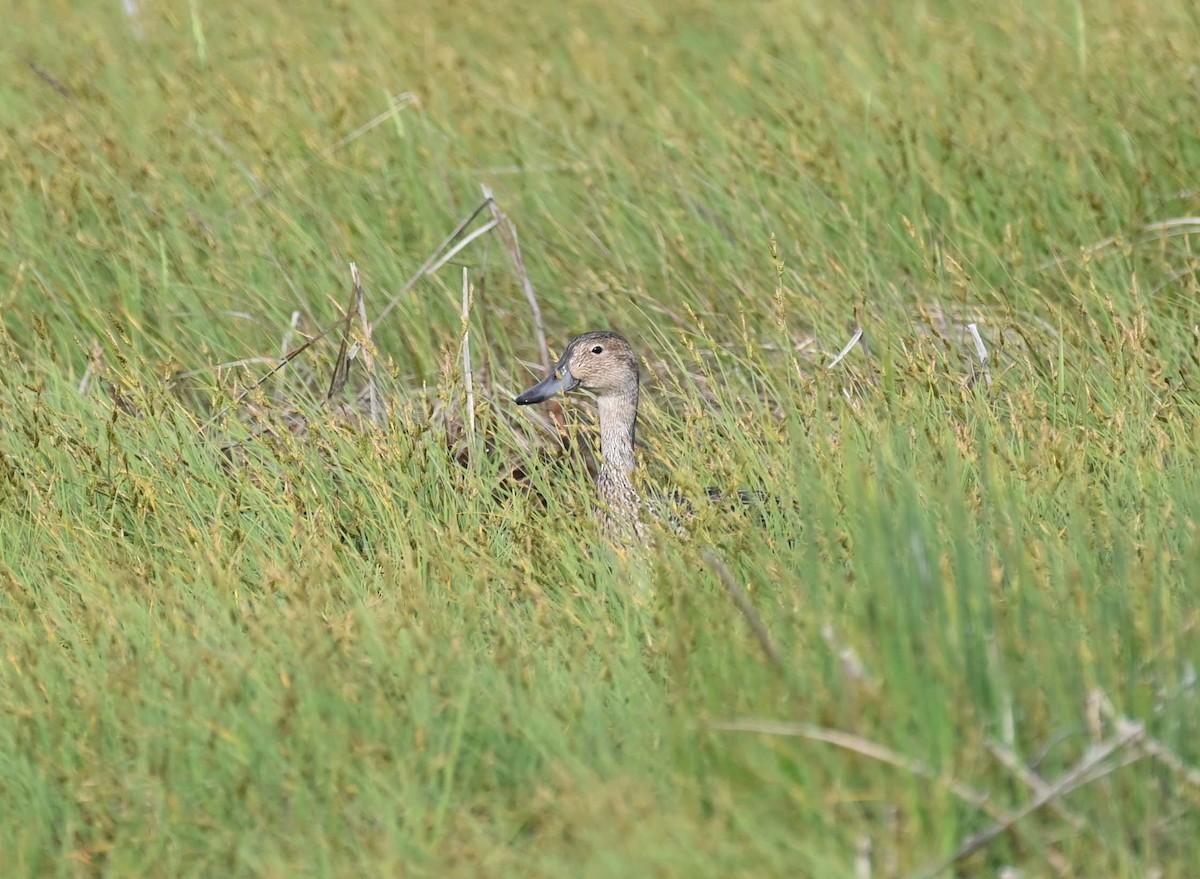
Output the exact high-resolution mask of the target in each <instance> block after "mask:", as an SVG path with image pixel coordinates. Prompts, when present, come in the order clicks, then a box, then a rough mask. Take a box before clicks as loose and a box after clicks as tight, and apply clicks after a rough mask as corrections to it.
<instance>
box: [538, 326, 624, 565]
mask: <svg viewBox="0 0 1200 879" xmlns="http://www.w3.org/2000/svg"><path fill="white" fill-rule="evenodd" d="M640 384H641V377H640V374H639V372H638V362H637V357H636V356H635V355H634V353H633V348H632V346H631V345H630V344H629V342H628V340H626V339H625V337H624V336H621V335H620V334H619V333H614V332H612V331H611V330H597V331H593V332H588V333H584V334H582V335H580V336H576V337H575V338H574V339H572V340H571V341H570V342H568V343H567V347H566V348H565V349H563V353H562V356H561V357H559V359H558V362H557V363H555V364H554V367H553V368H552V369H551V370H550V373H549V374H548V375H547V376H546V377H545V378H544V379H542V380H541V381H540V382H538V383H537V384H535V385H534V386H533V387H531V388H528V389H527V390H525V391H523V392H522V393H521V394H519V395H518V396H517V398H516V400H515V401H514V402H516V404H517V405H518V406H529V405H533V404H535V403H544V402H545V401H547V400H549V399H550V398H551V397H553V396H555V395H556V394H565V393H569V392H571V391H575V390H584V391H589V392H591V393H592V394H594V395H595V397H596V403H597V405H598V408H599V418H600V457H601V461H600V469H599V473H598V474H597V476H596V494H597V495H598V497H599V500H600V516H601V520H602V522H603V524H604V526H605V530H606V531H608V532H609V534H610V536H612V537H614V538H616V539H617V540H618V541H620V542H625V541H626V540H627V539H628V538H630V537H633V538H637V539H640V540H645V538H646V532H645V528H644V525H643V523H642V519H641V512H642V498H641V495H640V494H639V493H638V489H637V486H636V485H635V484H634V481H633V473H634V470H635V469H636V467H637V460H636V458H635V457H634V444H635V442H636V434H637V414H638V395H639V389H640Z"/></svg>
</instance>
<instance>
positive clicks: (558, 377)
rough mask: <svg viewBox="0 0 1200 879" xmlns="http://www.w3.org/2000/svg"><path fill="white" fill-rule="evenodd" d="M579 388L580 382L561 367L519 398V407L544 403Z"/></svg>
mask: <svg viewBox="0 0 1200 879" xmlns="http://www.w3.org/2000/svg"><path fill="white" fill-rule="evenodd" d="M577 387H579V380H578V379H576V378H575V377H574V376H573V375H571V371H570V370H569V369H566V368H565V367H559V368H557V369H555V370H554V372H552V373H550V374H549V375H548V376H546V377H545V378H544V379H542V380H541V381H540V382H538V383H537V384H536V385H534V386H533V387H532V388H530V389H529V390H527V391H525V392H524V393H522V394H521V395H520V396H519V397H517V401H516V402H517V405H518V406H528V405H529V404H530V403H542V402H544V401H546V400H549V399H550V398H551V397H553V396H554V395H555V394H564V393H566V392H567V391H573V390H575V389H576V388H577Z"/></svg>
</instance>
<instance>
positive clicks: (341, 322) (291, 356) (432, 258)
mask: <svg viewBox="0 0 1200 879" xmlns="http://www.w3.org/2000/svg"><path fill="white" fill-rule="evenodd" d="M487 206H488V200H487V199H484V200H483V201H482V202H480V203H479V204H478V205H477V206H476V207H475V210H473V211H472V212H471V213H470V214H469V215H468V216H467V217H466V219H464V220H463V221H462V222H461V223H459V224H458V226H456V227H455V228H454V231H452V232H451V233H450V234H449V235H447V236H446V237H445V239H443V240H442V243H441V244H439V245H438V246H437V248H436V249H435V250H434V251H433V253H431V254H430V255H429V257H428V259H426V260H425V262H423V263H422V264H421V267H420V268H419V269H417V271H416V272H415V273H414V274H413V276H412V277H411V278H409V279H408V281H407V282H405V284H404V286H403V287H401V288H400V290H399V292H397V293H396V295H395V296H393V297H392V298H391V300H390V301H389V302H388V304H387V305H386V306H385V307H384V308H383V310H382V311H380V313H379V315H378V317H376V318H375V321H374V322H373V323H372V324H369V325H368V326H367V327H366V328H365V329H364V332H366V333H367V334H368V336H369V334H370V332H371V330H373V328H374V326H375V325H377V324H378V323H379V322H380V321H381V320H383V318H385V317H387V315H388V314H389V313H390V312H391V310H392V309H393V308H395V307H396V305H397V304H398V303H399V302H400V299H401V298H402V297H403V296H404V294H405V293H407V292H408V291H409V290H411V289H412V288H413V285H414V284H416V283H417V281H419V280H420V279H421V278H422V277H424V275H425V274H426V272H427V271H428V270H429V267H430V266H431V265H433V264H434V263H435V262H437V260H438V258H439V257H440V256H441V255H442V254H443V253H444V252H445V250H446V248H448V247H450V246H451V245H453V244H454V242H455V241H457V240H458V238H459V236H460V235H462V233H463V231H464V230H465V229H466V228H467V227H468V226H470V225H471V223H472V222H474V221H475V218H476V217H478V216H479V215H480V214H481V213H482V212H483V211H484V210H485V209H486V208H487ZM356 310H357V305H356V307H355V309H353V310H351V311H348V312H347V313H346V314H345V315H343V316H341V317H339V318H338V319H337V320H336V321H334V322H333V323H331V324H329V326H327V327H325V328H324V329H322V330H320V331H319V332H318V333H317V334H316V335H314V336H312V337H311V338H310V339H308V341H306V342H304V344H302V345H300V346H298V347H297V348H294V349H292V350H291V351H289V352H288V353H287V354H285V355H283V357H281V358H280V359H279V361H278V362H277V363H276V364H275V366H274V367H272V368H271V369H270V370H269V371H268V372H267V373H266V374H265V375H263V376H262V377H261V378H259V379H258V381H256V382H255V383H254V384H252V385H251V386H250V387H248V388H246V389H245V390H244V391H242V392H241V393H240V394H238V395H237V396H236V397H234V398H233V400H231V401H230V402H229V403H227V404H226V405H224V406H222V407H221V408H220V409H218V410H217V412H216V413H215V414H214V415H213V416H212V417H210V418H209V419H208V420H207V421H205V422H204V424H203V425H201V427H200V430H201V431H205V430H207V429H208V428H210V427H211V426H212V425H213V424H214V423H216V421H218V420H219V419H220V418H221V417H222V416H224V415H225V413H227V412H229V411H230V410H231V409H233V408H234V407H235V406H237V405H239V404H240V403H241V402H242V401H243V400H244V399H246V397H247V396H249V395H250V394H251V393H253V392H254V391H256V390H258V389H259V388H260V387H262V386H263V384H265V383H266V382H267V380H268V379H270V378H271V376H273V375H275V373H277V372H279V371H280V370H281V369H283V368H284V367H285V366H287V365H288V364H289V363H291V362H292V361H293V360H295V359H296V358H297V357H299V356H300V355H301V354H303V353H304V352H305V351H307V350H308V349H309V348H311V347H312V346H313V345H315V344H317V342H319V341H321V340H322V339H324V338H325V337H326V336H328V335H329V334H330V333H332V332H333V331H334V330H336V329H338V327H342V326H348V321H349V320H350V319H351V315H352V314H353V313H354V311H356ZM293 323H294V321H293ZM335 373H336V369H335ZM330 387H331V388H332V387H333V385H332V383H331V385H330Z"/></svg>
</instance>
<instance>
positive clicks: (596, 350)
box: [592, 345, 604, 354]
mask: <svg viewBox="0 0 1200 879" xmlns="http://www.w3.org/2000/svg"><path fill="white" fill-rule="evenodd" d="M592 353H593V354H603V353H604V349H603V348H601V347H600V346H599V345H597V346H596V347H595V348H593V349H592Z"/></svg>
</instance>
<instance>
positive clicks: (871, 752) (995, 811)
mask: <svg viewBox="0 0 1200 879" xmlns="http://www.w3.org/2000/svg"><path fill="white" fill-rule="evenodd" d="M709 725H710V726H711V727H712V728H713V729H717V730H721V731H723V732H749V733H759V734H760V735H767V736H787V737H790V738H800V739H807V740H808V741H810V742H822V743H824V744H827V745H833V746H834V747H835V748H841V749H842V750H844V751H850V752H851V753H854V754H858V755H859V756H861V757H866V758H868V759H870V760H875V761H877V762H879V763H886V764H887V765H888V766H894V767H896V768H897V769H903V770H904V771H905V772H908V773H909V774H911V775H916V776H917V777H919V778H925V779H928V780H929V781H932V782H934V783H936V784H938V785H939V786H941V787H943V788H945V789H946V790H948V791H950V793H952V794H954V796H955V797H957V798H958V799H960V800H962V802H964V803H966V804H968V805H970V806H974V807H975V808H976V809H979V810H980V811H981V812H984V813H985V814H987V815H989V816H990V817H992V818H994V819H996V820H1005V819H1007V818H1008V817H1010V816H1009V815H1008V814H1007V813H1005V812H1004V811H1003V810H1002V809H1000V808H998V807H997V806H995V805H993V804H992V802H991V800H990V799H989V798H988V795H987V794H985V793H982V792H980V791H977V790H974V789H973V788H970V787H967V786H966V785H965V784H962V783H960V782H958V781H955V780H954V779H953V778H947V777H946V776H944V775H942V774H941V773H939V772H935V771H934V770H933V769H931V768H930V767H929V766H927V765H926V764H924V763H922V762H921V761H920V760H916V759H914V758H912V757H908V756H906V755H904V754H900V753H898V752H896V751H893V750H892V749H891V748H888V747H886V746H884V745H880V744H878V743H877V742H872V741H871V740H870V739H864V738H863V737H861V736H856V735H854V734H852V733H847V732H842V731H841V730H836V729H828V728H826V727H821V726H815V725H813V724H809V723H785V722H781V721H774V720H754V719H739V720H720V721H715V722H713V723H711V724H709Z"/></svg>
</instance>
